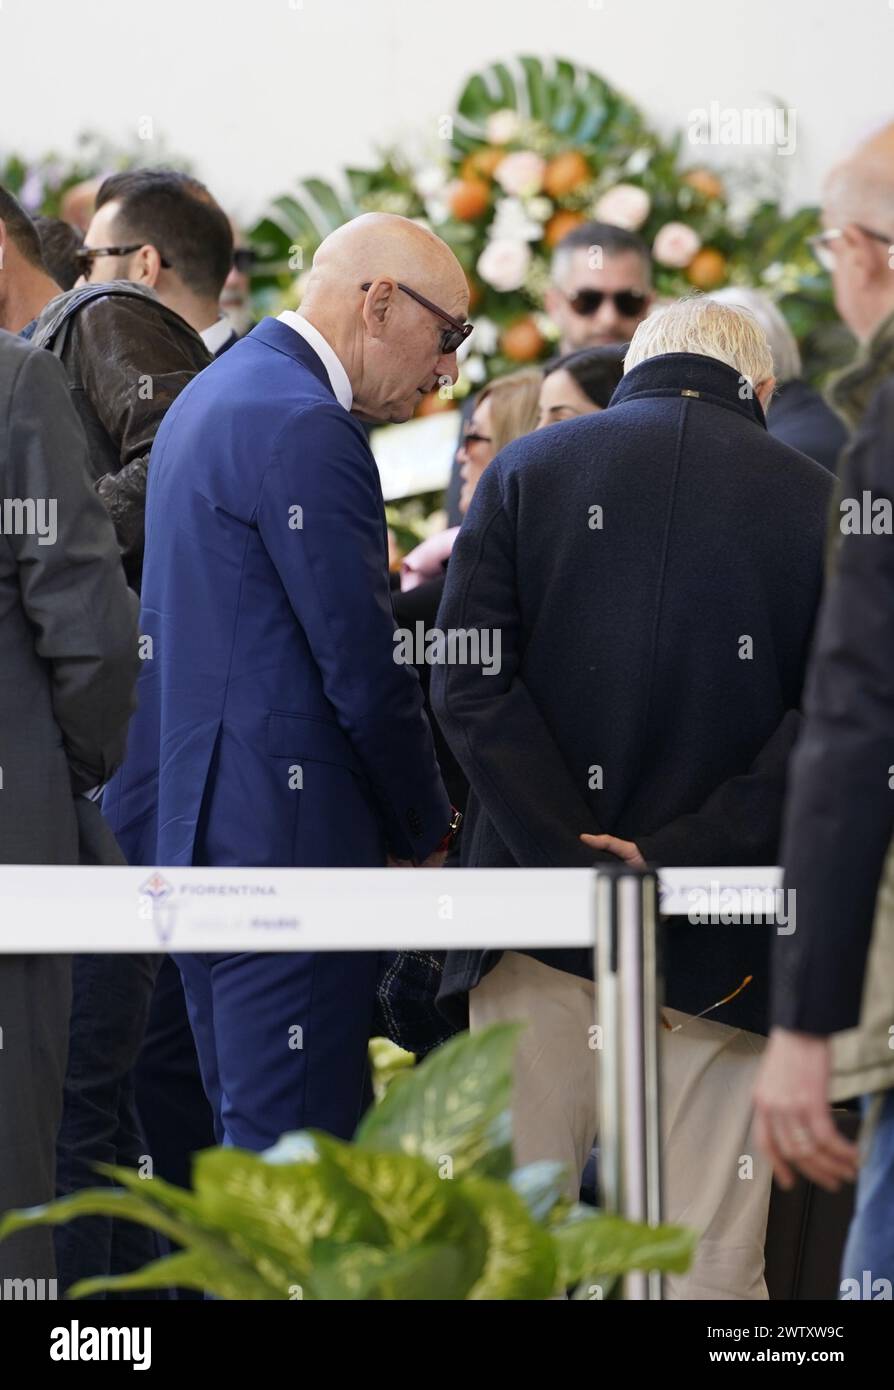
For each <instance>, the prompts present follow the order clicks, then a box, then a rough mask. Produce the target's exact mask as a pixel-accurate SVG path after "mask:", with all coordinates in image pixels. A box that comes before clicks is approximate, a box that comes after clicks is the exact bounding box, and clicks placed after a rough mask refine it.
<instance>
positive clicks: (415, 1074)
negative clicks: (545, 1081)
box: [0, 1024, 695, 1300]
mask: <svg viewBox="0 0 894 1390" xmlns="http://www.w3.org/2000/svg"><path fill="white" fill-rule="evenodd" d="M517 1031H518V1030H517V1028H516V1027H515V1026H514V1025H505V1024H500V1025H496V1026H495V1027H493V1028H489V1029H485V1030H483V1031H482V1032H481V1033H477V1034H474V1035H468V1034H464V1035H461V1036H459V1037H457V1038H453V1039H451V1040H450V1042H448V1043H445V1045H444V1046H443V1047H442V1048H440V1049H438V1050H437V1051H436V1052H435V1053H433V1054H432V1055H431V1056H430V1057H428V1058H426V1060H425V1061H424V1062H423V1063H422V1064H421V1065H420V1066H418V1067H415V1068H413V1069H412V1070H408V1071H407V1072H406V1074H405V1075H404V1076H403V1077H402V1078H401V1079H400V1080H399V1081H398V1082H397V1083H396V1084H393V1085H392V1086H390V1087H389V1088H388V1090H387V1092H386V1094H385V1096H384V1099H383V1100H382V1101H381V1103H380V1104H379V1105H378V1106H377V1107H376V1108H375V1109H374V1110H372V1111H371V1112H370V1113H369V1114H368V1115H367V1117H366V1119H365V1120H364V1122H363V1124H362V1125H361V1127H360V1130H359V1132H358V1134H357V1136H356V1138H355V1140H354V1141H353V1143H350V1144H348V1143H344V1142H342V1141H341V1140H338V1139H333V1138H331V1137H330V1136H328V1135H325V1134H319V1133H315V1132H310V1131H307V1132H304V1133H301V1134H290V1135H285V1136H284V1137H283V1138H282V1139H281V1140H280V1142H279V1143H278V1144H277V1145H276V1146H275V1147H274V1148H273V1149H270V1150H268V1152H267V1153H265V1154H254V1153H248V1152H245V1151H243V1150H241V1149H231V1148H219V1149H208V1150H206V1151H205V1152H203V1153H200V1154H197V1155H196V1157H195V1160H194V1163H193V1189H192V1191H183V1190H181V1189H179V1188H176V1187H173V1186H171V1185H170V1184H168V1183H165V1182H163V1181H162V1180H161V1179H160V1178H150V1179H143V1178H141V1177H140V1176H139V1175H138V1174H136V1173H133V1172H130V1171H128V1170H126V1169H120V1168H110V1167H105V1166H103V1167H102V1169H101V1171H102V1172H104V1173H106V1174H107V1175H108V1176H109V1177H111V1178H113V1179H114V1180H115V1181H116V1182H117V1183H119V1184H120V1187H117V1188H111V1187H107V1188H97V1189H92V1190H89V1191H81V1192H78V1193H75V1194H74V1195H73V1196H70V1197H65V1198H62V1199H60V1200H59V1201H56V1202H52V1203H50V1204H49V1205H47V1206H44V1207H35V1208H32V1209H30V1210H28V1211H20V1212H11V1213H9V1214H8V1215H7V1216H6V1217H5V1218H4V1220H3V1221H2V1222H0V1240H2V1239H3V1238H5V1237H6V1236H9V1235H11V1234H13V1232H15V1231H18V1230H23V1229H27V1228H28V1227H32V1226H38V1225H58V1224H62V1223H64V1222H66V1221H70V1220H74V1219H76V1218H77V1217H78V1216H81V1215H86V1214H90V1215H96V1214H102V1215H108V1216H114V1217H117V1218H118V1219H121V1220H130V1221H136V1222H138V1223H140V1224H142V1225H146V1226H151V1227H153V1228H154V1229H156V1230H158V1231H160V1232H161V1233H162V1234H164V1235H166V1236H167V1237H168V1238H169V1239H170V1240H171V1241H172V1242H173V1243H174V1244H175V1245H177V1246H179V1247H180V1248H179V1249H178V1250H177V1251H176V1253H175V1254H173V1255H168V1256H165V1257H164V1258H163V1259H161V1260H156V1261H154V1262H153V1263H152V1264H150V1265H147V1266H146V1267H145V1268H144V1269H142V1270H138V1271H136V1272H135V1273H133V1274H127V1275H120V1276H117V1277H113V1278H97V1279H87V1280H83V1281H82V1282H81V1283H80V1284H78V1285H77V1286H76V1287H75V1288H74V1289H73V1290H72V1292H71V1296H72V1297H75V1298H79V1297H80V1298H83V1297H85V1296H87V1295H88V1294H92V1293H96V1292H99V1291H101V1290H105V1289H115V1290H118V1291H125V1290H131V1291H138V1290H141V1289H154V1288H166V1287H169V1286H171V1285H177V1286H180V1287H183V1288H193V1289H202V1290H205V1291H207V1292H209V1293H212V1294H215V1295H216V1296H217V1297H219V1298H224V1299H264V1300H267V1299H286V1300H294V1299H312V1300H318V1299H326V1300H332V1299H335V1300H350V1299H363V1300H368V1299H373V1300H378V1299H423V1300H428V1299H437V1300H444V1299H447V1300H452V1299H474V1300H478V1299H544V1298H548V1297H549V1296H550V1295H551V1294H554V1293H557V1292H561V1291H562V1290H564V1289H566V1288H568V1287H576V1288H577V1289H578V1291H579V1296H581V1297H587V1296H588V1293H587V1290H588V1289H589V1288H590V1287H593V1286H594V1285H598V1286H599V1287H604V1286H608V1285H609V1284H610V1283H611V1281H612V1280H613V1279H614V1278H616V1277H617V1276H618V1275H620V1274H623V1273H625V1272H627V1271H629V1270H634V1269H667V1270H684V1269H685V1268H686V1267H687V1265H688V1262H689V1259H690V1258H691V1254H692V1250H693V1248H694V1240H695V1238H694V1234H693V1233H692V1232H690V1231H687V1230H685V1229H683V1228H681V1227H672V1226H663V1227H659V1228H649V1227H645V1226H639V1225H636V1224H634V1223H631V1222H628V1221H624V1220H622V1219H621V1218H620V1217H611V1216H606V1215H602V1214H600V1213H598V1212H593V1211H590V1210H589V1209H587V1208H585V1207H580V1206H577V1205H572V1204H571V1203H569V1202H568V1201H567V1200H565V1199H564V1198H563V1197H562V1189H563V1179H564V1174H563V1170H562V1166H561V1165H560V1164H554V1163H538V1164H532V1165H530V1166H529V1167H528V1168H524V1169H519V1170H516V1171H515V1172H513V1171H512V1161H511V1146H510V1143H509V1110H508V1106H509V1099H510V1088H511V1075H512V1058H513V1052H514V1048H515V1039H516V1034H517Z"/></svg>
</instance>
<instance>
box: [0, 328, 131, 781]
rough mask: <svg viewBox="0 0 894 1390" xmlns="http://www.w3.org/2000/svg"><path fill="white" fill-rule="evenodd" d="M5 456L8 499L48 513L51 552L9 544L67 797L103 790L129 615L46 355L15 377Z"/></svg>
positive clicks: (105, 522)
mask: <svg viewBox="0 0 894 1390" xmlns="http://www.w3.org/2000/svg"><path fill="white" fill-rule="evenodd" d="M9 449H10V457H9V461H8V469H9V478H10V483H11V486H12V487H13V488H14V489H15V491H14V493H13V495H14V496H18V497H37V498H46V499H50V500H51V501H52V502H54V503H55V509H56V512H55V514H56V536H55V539H54V541H53V543H52V544H46V545H45V544H41V540H40V538H39V537H37V536H35V535H33V534H32V535H27V534H23V535H11V536H10V537H9V538H8V539H9V541H10V544H11V545H12V548H13V551H14V553H15V556H16V562H17V564H18V570H19V584H20V588H21V595H22V604H23V607H24V609H25V612H26V614H27V616H28V619H29V621H30V623H31V625H32V627H33V629H34V635H35V649H36V651H37V654H38V655H39V656H40V657H42V658H43V659H44V660H45V661H46V662H47V663H48V665H49V668H50V673H51V681H52V699H53V712H54V715H55V718H56V722H57V724H58V725H59V728H60V729H61V731H62V737H63V740H64V743H65V749H66V754H67V756H68V762H69V766H70V769H71V777H72V788H73V790H74V791H75V792H82V791H86V790H88V789H89V788H91V787H95V786H97V785H98V784H100V783H102V782H105V781H106V780H107V778H108V777H110V776H111V774H112V772H114V770H115V768H116V767H117V765H118V764H119V763H120V762H121V760H122V758H123V757H124V749H125V739H126V735H127V724H128V720H129V718H130V715H131V713H132V712H133V710H134V708H135V704H136V701H135V699H134V686H135V683H136V677H137V670H138V667H139V660H138V656H137V607H138V605H137V600H136V598H135V596H134V595H133V594H132V593H131V592H130V590H129V589H128V588H127V585H126V583H125V580H124V574H123V572H122V569H121V562H120V559H119V557H118V551H117V548H116V545H115V536H114V532H113V530H112V527H111V524H110V522H109V519H108V517H107V516H106V513H105V510H104V508H103V506H102V503H101V502H100V501H99V498H98V497H97V496H96V494H95V493H94V491H93V490H92V488H91V487H90V483H89V481H88V479H89V468H88V460H87V444H86V440H85V438H84V433H83V430H82V428H81V424H80V421H79V420H78V418H77V415H76V414H75V411H74V409H73V407H72V405H71V401H70V399H69V394H68V386H67V382H66V377H65V372H64V369H63V368H62V366H61V365H60V364H59V362H57V361H56V359H55V358H54V357H52V356H51V354H50V353H48V352H42V351H39V350H37V349H35V351H34V352H33V353H29V354H28V356H27V358H26V359H25V363H24V365H23V367H22V368H21V371H20V373H19V376H18V379H17V381H16V386H15V391H14V394H13V399H12V407H11V413H10V421H9Z"/></svg>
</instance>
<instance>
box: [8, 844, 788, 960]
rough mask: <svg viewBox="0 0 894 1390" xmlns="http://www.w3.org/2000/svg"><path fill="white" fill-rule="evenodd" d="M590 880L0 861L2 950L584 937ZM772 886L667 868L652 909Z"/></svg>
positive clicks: (409, 944)
mask: <svg viewBox="0 0 894 1390" xmlns="http://www.w3.org/2000/svg"><path fill="white" fill-rule="evenodd" d="M593 885H594V876H593V874H592V872H591V871H590V870H589V869H420V870H414V869H206V868H179V869H170V868H163V869H146V868H92V867H91V868H72V867H64V868H60V867H44V866H34V865H8V866H3V867H0V954H3V953H17V954H18V953H22V952H28V953H29V954H31V953H33V954H40V953H42V952H52V951H57V952H74V951H110V952H115V951H365V950H400V949H404V948H416V949H418V950H446V949H449V948H451V947H452V948H454V949H475V948H481V949H483V948H487V947H489V948H491V949H494V950H498V949H500V948H503V949H507V948H510V947H522V948H524V947H532V946H590V947H592V946H593V944H594V940H595V935H594V933H595V895H594V887H593ZM779 885H780V871H779V870H778V869H775V868H747V869H713V868H709V869H699V868H687V869H664V870H662V871H661V873H660V874H659V897H660V905H661V911H662V912H663V913H665V914H674V915H682V916H687V915H689V914H690V913H692V912H694V911H695V912H704V911H708V912H709V913H710V912H712V911H715V910H716V911H719V912H721V913H725V914H727V920H729V919H730V918H731V919H732V920H737V917H740V916H741V918H742V920H745V921H750V920H752V918H753V916H754V915H755V914H756V913H757V912H758V911H759V910H763V911H766V912H768V913H769V914H770V915H771V916H772V914H773V911H774V905H775V902H776V898H777V893H776V890H777V889H778V888H779ZM749 913H750V916H749V915H746V914H749ZM718 920H723V917H719V918H718Z"/></svg>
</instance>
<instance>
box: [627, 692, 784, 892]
mask: <svg viewBox="0 0 894 1390" xmlns="http://www.w3.org/2000/svg"><path fill="white" fill-rule="evenodd" d="M800 725H801V715H800V714H799V712H798V711H797V710H789V711H788V712H787V713H786V715H785V716H784V718H783V719H782V720H781V722H780V723H779V725H778V726H777V728H776V729H775V730H774V731H773V733H772V734H771V736H770V738H769V739H768V740H767V742H766V743H765V744H764V746H763V748H762V749H761V751H760V753H759V754H758V756H757V757H756V758H755V760H754V762H753V763H752V765H751V767H750V768H749V769H748V771H747V772H746V773H743V774H742V775H741V776H739V777H731V778H730V779H729V781H727V782H724V783H723V784H722V785H721V786H720V787H718V788H717V789H716V791H714V792H712V793H711V795H710V796H709V797H708V799H707V800H706V801H705V802H704V803H703V805H702V806H700V807H699V809H698V810H697V811H694V812H693V813H692V814H691V815H688V816H679V817H678V818H677V819H676V820H675V821H671V823H670V824H669V825H665V826H662V828H661V829H660V830H657V831H656V832H655V833H654V834H653V835H642V836H639V835H638V836H637V837H636V843H637V845H638V846H639V851H640V854H641V855H642V856H643V858H644V859H646V860H648V861H649V863H652V864H666V865H668V866H670V865H684V864H697V865H699V866H702V867H707V866H708V865H720V864H774V863H775V862H776V857H777V855H778V853H779V839H780V833H781V828H782V808H783V804H784V799H785V783H786V771H787V768H788V762H789V758H790V756H791V752H792V749H793V748H794V746H795V740H796V739H797V737H798V730H799V728H800Z"/></svg>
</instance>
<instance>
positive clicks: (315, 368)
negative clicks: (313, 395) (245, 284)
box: [248, 318, 335, 397]
mask: <svg viewBox="0 0 894 1390" xmlns="http://www.w3.org/2000/svg"><path fill="white" fill-rule="evenodd" d="M248 337H249V338H254V339H255V340H256V341H258V342H261V343H264V344H265V345H266V346H267V347H271V348H273V349H274V350H275V351H276V352H283V353H285V355H286V357H294V359H295V361H296V362H300V363H301V365H302V367H307V369H308V370H309V371H310V372H312V373H313V375H314V376H315V377H316V378H317V381H319V382H320V383H321V385H323V386H325V387H326V390H327V391H329V392H331V393H332V396H333V397H334V396H335V392H334V391H333V390H332V382H331V381H330V380H329V373H328V372H327V371H326V368H325V367H324V365H323V363H322V361H321V360H320V358H319V357H318V356H317V354H316V353H315V352H314V350H313V348H312V347H311V345H310V343H308V342H307V340H306V339H305V338H302V337H301V335H300V334H298V333H296V332H295V330H294V328H290V327H289V325H288V324H287V323H281V322H280V320H279V319H271V318H267V319H261V322H260V323H259V324H258V325H257V327H256V328H253V329H252V330H251V332H250V333H249V334H248Z"/></svg>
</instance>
